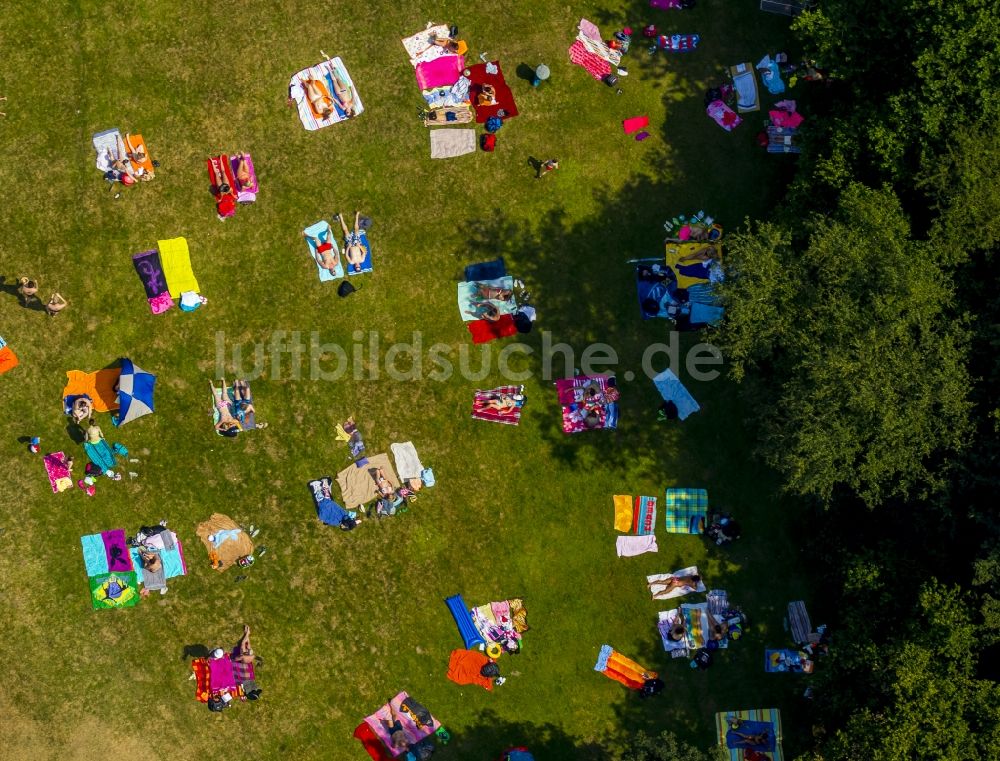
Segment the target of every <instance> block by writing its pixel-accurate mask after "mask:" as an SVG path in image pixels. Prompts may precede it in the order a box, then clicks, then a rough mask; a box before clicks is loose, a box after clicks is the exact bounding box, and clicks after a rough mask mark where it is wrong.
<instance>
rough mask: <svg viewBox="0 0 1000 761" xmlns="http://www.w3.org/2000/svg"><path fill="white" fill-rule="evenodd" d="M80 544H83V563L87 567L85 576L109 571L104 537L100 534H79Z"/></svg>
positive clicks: (98, 574)
mask: <svg viewBox="0 0 1000 761" xmlns="http://www.w3.org/2000/svg"><path fill="white" fill-rule="evenodd" d="M80 544H81V545H83V564H84V566H85V567H86V568H87V576H100V575H101V574H102V573H110V569H109V568H108V553H107V551H106V550H105V549H104V539H103V538H102V537H101V535H100V534H88V535H87V536H81V537H80Z"/></svg>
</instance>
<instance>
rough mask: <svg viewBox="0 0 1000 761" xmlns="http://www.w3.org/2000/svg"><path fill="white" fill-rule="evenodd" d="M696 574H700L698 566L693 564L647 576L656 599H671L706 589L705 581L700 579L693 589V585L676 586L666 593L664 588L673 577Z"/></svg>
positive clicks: (647, 581) (651, 592) (650, 590)
mask: <svg viewBox="0 0 1000 761" xmlns="http://www.w3.org/2000/svg"><path fill="white" fill-rule="evenodd" d="M696 575H698V566H696V565H692V566H688V567H687V568H681V569H680V570H679V571H674V572H673V573H654V574H653V575H652V576H647V577H646V583H647V584H649V592H650V594H652V595H653V599H654V600H669V599H671V598H673V597H683V596H684V595H686V594H690V593H691V592H704V591H705V589H706V587H705V582H703V581H702V580H701V579H699V580H698V585H697V586H696V587H694V588H693V589H692V588H691V587H674V588H673V589H671V590H670V591H669V592H666V593H664V590H666V588H667V581H669V580H670V579H671V578H676V577H678V576H696Z"/></svg>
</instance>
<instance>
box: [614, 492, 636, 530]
mask: <svg viewBox="0 0 1000 761" xmlns="http://www.w3.org/2000/svg"><path fill="white" fill-rule="evenodd" d="M613 499H614V504H615V531H631V530H632V497H631V496H630V495H628V494H616V495H615V496H614V497H613Z"/></svg>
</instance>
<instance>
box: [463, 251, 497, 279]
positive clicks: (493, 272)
mask: <svg viewBox="0 0 1000 761" xmlns="http://www.w3.org/2000/svg"><path fill="white" fill-rule="evenodd" d="M506 274H507V265H506V264H504V261H503V257H502V256H500V257H497V258H496V259H494V260H493V261H490V262H479V263H478V264H470V265H469V266H468V267H466V268H465V279H466V280H467V281H469V282H473V281H476V280H480V281H482V280H496V279H497V278H498V277H504V276H505V275H506Z"/></svg>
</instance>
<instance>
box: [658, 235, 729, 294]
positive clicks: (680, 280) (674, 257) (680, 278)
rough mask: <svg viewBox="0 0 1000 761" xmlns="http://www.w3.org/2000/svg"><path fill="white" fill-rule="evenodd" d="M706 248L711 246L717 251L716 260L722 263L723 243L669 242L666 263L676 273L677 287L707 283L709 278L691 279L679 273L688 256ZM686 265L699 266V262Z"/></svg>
mask: <svg viewBox="0 0 1000 761" xmlns="http://www.w3.org/2000/svg"><path fill="white" fill-rule="evenodd" d="M705 246H711V247H712V248H714V249H715V253H716V258H717V259H718V260H719V261H720V262H721V261H722V244H721V243H704V242H693V241H692V242H687V243H674V242H673V241H668V242H667V251H666V263H667V266H668V267H670V269H672V270H673V271H674V274H675V275H676V276H677V287H678V288H689V287H691V286H692V285H694V284H695V283H707V282H708V279H707V278H700V277H691V276H690V275H682V274H681V273H680V272H678V271H677V267H678V266H679V265H680V260H681V259H682V258H684V257H685V256H687V255H688V254H693V253H694V252H695V251H698V250H699V249H701V248H704V247H705ZM684 264H697V262H684Z"/></svg>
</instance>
